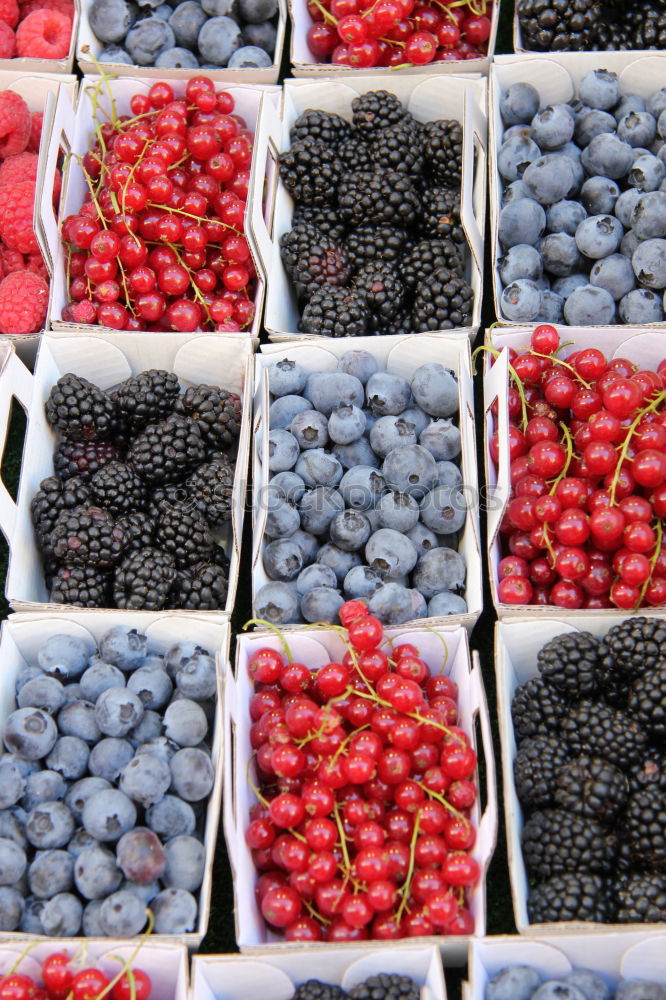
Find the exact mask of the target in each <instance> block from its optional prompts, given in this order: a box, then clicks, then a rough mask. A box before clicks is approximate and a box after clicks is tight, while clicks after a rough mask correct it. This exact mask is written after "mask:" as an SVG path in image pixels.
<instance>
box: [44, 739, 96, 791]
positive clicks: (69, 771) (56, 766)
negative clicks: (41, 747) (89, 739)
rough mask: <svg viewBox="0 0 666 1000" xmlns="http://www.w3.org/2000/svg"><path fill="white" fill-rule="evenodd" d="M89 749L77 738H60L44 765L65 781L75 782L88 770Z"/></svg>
mask: <svg viewBox="0 0 666 1000" xmlns="http://www.w3.org/2000/svg"><path fill="white" fill-rule="evenodd" d="M89 757H90V747H89V746H88V744H87V743H86V742H85V741H84V740H81V739H79V737H78V736H61V737H60V739H58V740H56V742H55V744H54V747H53V749H52V750H51V753H50V754H49V755H48V757H46V758H45V761H44V763H45V764H46V766H47V767H49V768H50V769H51V770H52V771H57V772H58V773H59V774H61V775H62V776H63V778H65V779H66V780H67V781H77V780H78V778H82V777H83V775H84V774H85V773H86V771H87V769H88V759H89Z"/></svg>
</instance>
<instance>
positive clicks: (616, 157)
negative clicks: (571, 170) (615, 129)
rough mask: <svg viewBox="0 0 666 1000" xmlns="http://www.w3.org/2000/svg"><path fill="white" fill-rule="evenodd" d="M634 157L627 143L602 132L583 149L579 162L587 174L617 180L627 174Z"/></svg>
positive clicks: (613, 135)
mask: <svg viewBox="0 0 666 1000" xmlns="http://www.w3.org/2000/svg"><path fill="white" fill-rule="evenodd" d="M634 156H635V154H634V151H633V149H632V147H631V146H630V145H629V143H628V142H622V140H621V139H618V137H617V136H616V135H615V134H614V133H610V132H602V133H601V134H600V135H596V136H595V137H594V139H592V140H591V142H590V143H589V145H588V146H586V147H585V149H584V150H583V153H582V155H581V162H582V164H583V166H584V167H585V169H586V170H587V172H588V173H589V174H601V175H603V176H605V177H610V178H612V179H613V180H619V179H620V178H621V177H625V176H626V175H627V174H628V173H629V170H630V169H631V165H632V163H633V162H634Z"/></svg>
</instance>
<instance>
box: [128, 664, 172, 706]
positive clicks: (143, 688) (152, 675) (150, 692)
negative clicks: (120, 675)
mask: <svg viewBox="0 0 666 1000" xmlns="http://www.w3.org/2000/svg"><path fill="white" fill-rule="evenodd" d="M127 690H128V691H132V692H133V693H134V694H135V695H136V696H137V697H138V698H140V699H141V703H142V704H143V707H144V709H152V710H153V711H155V710H156V709H159V708H163V707H164V706H165V705H166V704H167V702H168V701H169V698H170V697H171V692H172V691H173V684H172V683H171V679H170V677H169V675H168V673H167V672H166V670H163V669H162V668H161V667H159V666H158V667H139V669H138V670H135V671H133V673H131V674H130V675H129V677H128V678H127Z"/></svg>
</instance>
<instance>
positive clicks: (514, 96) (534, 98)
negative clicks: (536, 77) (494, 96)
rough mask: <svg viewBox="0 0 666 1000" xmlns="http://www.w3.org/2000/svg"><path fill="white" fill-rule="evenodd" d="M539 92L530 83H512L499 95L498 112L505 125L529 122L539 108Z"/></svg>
mask: <svg viewBox="0 0 666 1000" xmlns="http://www.w3.org/2000/svg"><path fill="white" fill-rule="evenodd" d="M540 100H541V99H540V97H539V92H538V90H537V89H536V87H533V86H532V84H531V83H512V84H511V86H510V87H507V89H506V90H505V91H504V93H503V94H502V96H501V97H500V114H501V116H502V121H503V122H504V124H505V125H522V124H523V123H524V122H531V121H532V119H533V118H534V116H535V114H536V113H537V111H538V110H539V104H540Z"/></svg>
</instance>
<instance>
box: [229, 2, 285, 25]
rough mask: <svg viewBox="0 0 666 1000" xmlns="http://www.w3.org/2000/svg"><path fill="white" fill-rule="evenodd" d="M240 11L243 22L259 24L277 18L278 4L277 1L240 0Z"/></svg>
mask: <svg viewBox="0 0 666 1000" xmlns="http://www.w3.org/2000/svg"><path fill="white" fill-rule="evenodd" d="M238 10H239V13H240V16H241V19H242V20H243V21H246V22H248V23H250V24H252V23H254V24H258V23H260V22H261V21H267V20H268V19H269V18H271V17H275V15H276V14H277V10H278V4H277V0H239V2H238Z"/></svg>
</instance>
